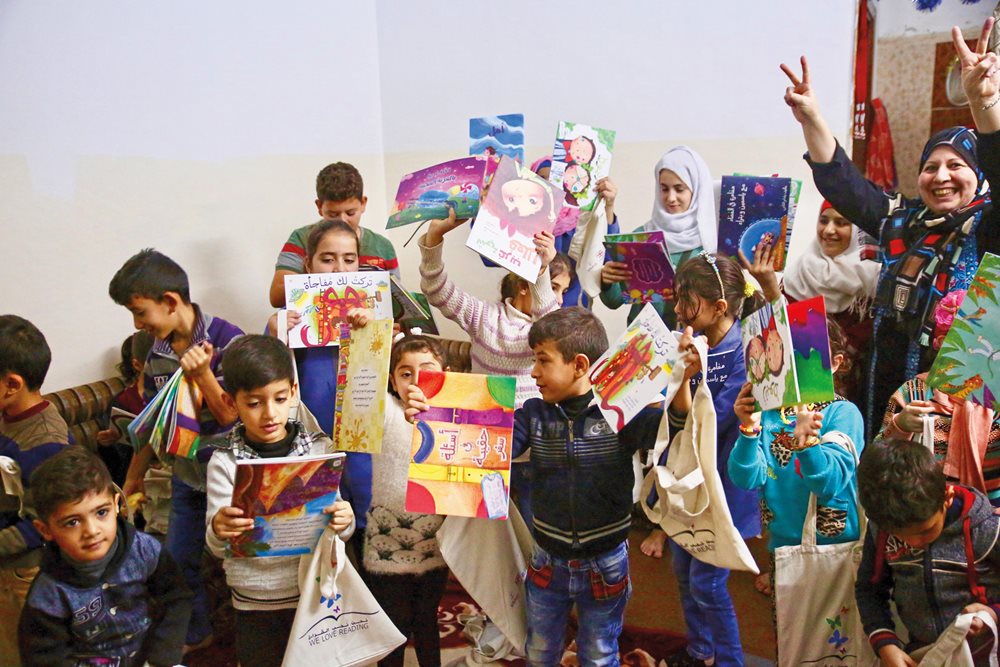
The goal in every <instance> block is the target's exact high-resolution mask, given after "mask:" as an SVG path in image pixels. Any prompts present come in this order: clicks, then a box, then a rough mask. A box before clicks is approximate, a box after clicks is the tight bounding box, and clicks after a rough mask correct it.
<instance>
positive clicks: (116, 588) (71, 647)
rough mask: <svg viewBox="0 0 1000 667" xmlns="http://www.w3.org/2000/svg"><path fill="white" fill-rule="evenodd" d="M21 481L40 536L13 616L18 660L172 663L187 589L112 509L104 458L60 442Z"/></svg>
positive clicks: (184, 621) (115, 501)
mask: <svg viewBox="0 0 1000 667" xmlns="http://www.w3.org/2000/svg"><path fill="white" fill-rule="evenodd" d="M31 485H32V489H33V496H34V499H35V509H36V510H37V512H38V518H37V519H35V520H34V522H33V523H34V525H35V528H37V529H38V531H39V532H40V533H41V534H42V535H43V536H44V537H45V539H46V541H47V542H48V544H47V545H46V548H45V549H44V554H43V556H42V564H41V572H39V574H38V577H37V578H36V579H35V583H34V584H33V585H32V586H31V591H30V592H29V594H28V600H27V603H26V604H25V607H24V613H23V614H22V616H21V622H20V627H19V636H20V642H21V654H22V655H23V656H24V663H25V664H26V665H28V666H29V667H30V666H31V665H83V664H86V665H90V664H101V665H117V666H118V667H131V666H133V665H134V666H141V665H144V664H149V665H152V666H153V667H160V666H164V665H167V666H168V665H176V664H178V663H179V662H180V660H181V652H182V648H183V646H184V633H185V632H186V631H187V625H188V618H189V616H190V615H191V591H189V590H188V588H187V586H185V585H184V580H183V578H182V577H181V574H180V571H179V570H178V569H177V565H176V564H174V561H173V559H171V558H170V556H169V555H168V554H167V552H166V550H165V549H163V547H162V546H161V545H160V543H159V542H158V541H156V539H155V538H153V537H150V536H149V535H146V534H145V533H140V532H138V531H137V530H136V529H135V528H134V527H133V526H132V524H130V523H129V522H128V521H127V520H126V519H125V518H124V517H122V516H119V514H118V507H119V503H120V500H121V498H120V496H119V495H118V493H117V492H116V490H115V486H114V483H113V482H112V481H111V474H110V473H109V472H108V469H107V467H106V466H105V465H104V463H102V462H101V460H100V459H99V458H97V456H96V455H94V454H93V453H91V452H90V451H89V450H87V449H86V448H84V447H76V446H74V447H67V448H65V449H64V450H63V451H61V452H60V453H59V454H57V455H55V456H53V457H52V458H50V459H49V460H48V461H46V462H45V463H43V464H42V465H40V466H39V467H38V468H37V469H36V470H35V472H34V473H33V474H32V475H31ZM91 661H93V662H91Z"/></svg>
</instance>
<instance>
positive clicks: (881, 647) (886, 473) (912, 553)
mask: <svg viewBox="0 0 1000 667" xmlns="http://www.w3.org/2000/svg"><path fill="white" fill-rule="evenodd" d="M858 493H859V495H860V498H861V504H862V506H863V507H864V508H865V511H866V512H867V514H868V518H869V524H868V533H867V535H866V536H865V544H864V552H863V555H862V560H861V565H860V567H859V568H858V578H857V583H856V584H855V596H856V597H857V601H858V611H859V612H860V615H861V621H862V623H863V625H864V629H865V632H866V633H867V634H868V638H869V641H870V642H871V644H872V647H873V648H874V649H875V651H876V652H877V653H878V655H879V657H880V658H881V660H882V664H884V665H905V664H913V663H912V662H906V661H907V660H910V658H909V656H908V654H909V652H910V651H912V650H913V649H915V648H919V647H920V646H924V645H927V644H931V643H933V642H935V641H936V640H937V638H938V636H939V635H940V634H941V633H942V632H944V630H945V628H947V627H948V626H949V625H950V624H951V622H952V621H953V620H955V617H956V616H957V615H958V614H960V613H963V612H970V611H981V610H986V611H988V612H989V613H990V615H991V616H993V620H994V621H996V619H997V615H998V612H1000V606H998V601H1000V539H998V538H1000V516H998V515H996V514H994V509H993V506H992V505H991V504H990V501H989V498H987V497H986V495H985V494H983V493H981V492H980V491H978V490H976V489H973V488H969V487H966V486H962V485H958V484H955V485H951V484H948V483H947V482H946V481H945V476H944V471H943V470H942V468H941V466H940V465H939V464H937V463H936V462H935V459H934V455H933V454H932V453H931V452H930V451H929V450H928V449H927V448H926V447H924V446H923V445H922V444H920V443H919V442H910V441H907V440H881V441H876V442H874V443H872V445H870V446H869V447H867V448H866V449H865V455H864V456H863V457H861V463H860V464H859V466H858ZM969 553H971V554H972V558H971V559H969V558H968V556H967V554H969ZM970 560H971V562H970ZM890 598H891V599H892V600H895V602H896V607H897V609H898V611H899V617H900V620H901V621H902V622H903V625H905V626H906V629H907V630H908V631H909V635H910V643H909V644H907V645H905V646H904V645H903V642H902V641H901V640H900V639H899V637H898V636H897V635H896V632H895V625H894V623H893V619H892V614H891V612H890V609H889V602H890ZM984 627H985V626H984V625H983V624H982V622H981V621H979V620H978V619H976V621H974V623H973V633H976V634H978V632H980V631H982V629H983V628H984ZM985 634H986V635H988V636H987V637H985V638H984V639H985V640H987V641H986V642H985V643H986V644H988V645H989V647H992V633H989V632H986V633H985ZM970 645H971V646H972V648H973V652H974V656H975V657H977V658H983V659H985V655H982V656H979V655H977V654H976V651H975V649H976V648H977V646H978V643H977V642H975V641H974V640H973V638H972V637H970ZM988 652H989V651H988V647H987V649H986V655H988ZM980 663H981V661H980V660H979V659H977V661H976V664H977V665H978V664H980ZM981 664H987V662H982V663H981Z"/></svg>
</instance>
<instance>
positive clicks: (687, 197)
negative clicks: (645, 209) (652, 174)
mask: <svg viewBox="0 0 1000 667" xmlns="http://www.w3.org/2000/svg"><path fill="white" fill-rule="evenodd" d="M691 197H692V193H691V188H689V187H688V186H687V184H686V183H684V181H682V180H681V178H680V176H678V175H677V174H675V173H674V172H672V171H671V170H669V169H661V170H660V203H661V204H663V208H665V209H667V213H670V214H671V215H676V214H678V213H683V212H684V211H686V210H688V209H689V208H691Z"/></svg>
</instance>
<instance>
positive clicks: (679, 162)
mask: <svg viewBox="0 0 1000 667" xmlns="http://www.w3.org/2000/svg"><path fill="white" fill-rule="evenodd" d="M653 178H654V179H656V191H657V196H656V198H655V199H654V200H653V214H652V217H650V219H649V222H647V223H646V224H644V225H642V226H641V227H639V228H638V229H636V230H635V231H637V232H653V231H662V232H663V234H664V238H665V240H666V245H667V252H668V253H670V263H671V264H672V265H673V267H674V269H675V270H677V269H679V268H680V266H681V264H683V263H684V262H685V261H686V260H688V259H690V258H691V257H694V256H696V255H697V254H698V253H700V252H702V251H705V252H710V253H712V252H715V250H716V247H717V245H718V227H719V221H718V217H717V215H716V204H715V195H714V193H713V189H712V174H711V172H709V170H708V165H707V164H705V161H704V160H703V159H701V156H700V155H698V154H697V153H695V152H694V151H693V150H691V149H690V148H688V147H687V146H676V147H674V148H671V149H670V150H669V151H667V152H666V153H664V154H663V156H662V157H661V158H660V161H659V162H657V163H656V167H655V168H654V169H653ZM604 180H607V179H604ZM611 187H612V188H613V187H614V184H611ZM608 219H609V220H610V219H611V216H610V215H609V216H608ZM631 277H632V274H631V272H630V271H629V270H628V268H627V266H626V265H625V264H624V263H622V262H608V263H607V264H605V265H604V268H603V269H602V270H601V284H602V285H603V286H604V290H603V291H602V292H601V301H603V302H604V305H605V306H607V307H608V308H611V309H616V308H618V307H619V306H621V305H622V304H623V303H625V302H624V300H623V299H622V287H623V285H622V283H623V282H625V281H627V280H628V279H629V278H631ZM641 307H642V304H634V305H633V306H632V308H631V310H630V311H629V315H628V321H629V322H631V321H632V320H633V319H634V318H635V316H636V315H638V314H639V310H640V309H641ZM654 307H655V308H656V311H657V312H658V313H659V314H660V317H661V318H663V321H664V322H666V323H667V326H669V327H670V328H673V327H674V325H675V323H676V322H675V320H676V318H675V316H674V312H673V311H672V310H671V309H670V308H668V303H657V304H654Z"/></svg>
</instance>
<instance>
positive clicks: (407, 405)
mask: <svg viewBox="0 0 1000 667" xmlns="http://www.w3.org/2000/svg"><path fill="white" fill-rule="evenodd" d="M400 398H402V399H403V412H404V414H405V415H406V421H408V422H410V423H411V424H412V423H413V420H414V419H415V418H416V416H417V415H418V414H420V413H421V412H424V411H425V410H427V409H428V408H430V407H431V406H430V405H428V403H427V397H426V396H424V390H423V389H421V388H420V386H419V385H418V384H417V383H416V381H414V382H413V384H411V385H410V386H409V387H407V388H406V395H405V396H401V397H400Z"/></svg>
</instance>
